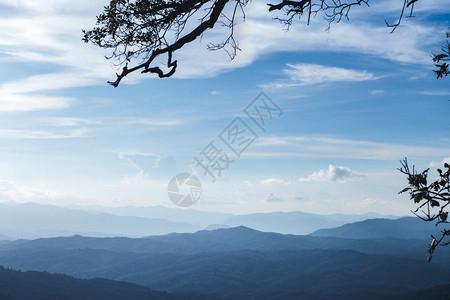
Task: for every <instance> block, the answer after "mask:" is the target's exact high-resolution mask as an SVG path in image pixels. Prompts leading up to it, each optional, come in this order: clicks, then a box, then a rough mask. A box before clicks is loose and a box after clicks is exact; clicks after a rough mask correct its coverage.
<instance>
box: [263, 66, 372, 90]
mask: <svg viewBox="0 0 450 300" xmlns="http://www.w3.org/2000/svg"><path fill="white" fill-rule="evenodd" d="M287 66H288V69H284V70H283V72H284V73H285V74H286V75H287V77H288V78H289V80H287V81H280V82H276V83H274V84H273V85H271V86H272V87H278V88H282V87H289V86H295V85H310V84H319V83H328V82H357V81H366V80H376V79H378V77H376V76H375V75H374V74H372V73H370V72H367V71H364V70H353V69H344V68H337V67H329V66H323V65H317V64H288V65H287Z"/></svg>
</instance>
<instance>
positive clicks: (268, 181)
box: [261, 178, 290, 185]
mask: <svg viewBox="0 0 450 300" xmlns="http://www.w3.org/2000/svg"><path fill="white" fill-rule="evenodd" d="M261 184H262V185H272V184H285V185H287V184H290V183H289V182H288V181H285V180H283V179H281V178H267V179H264V180H262V181H261Z"/></svg>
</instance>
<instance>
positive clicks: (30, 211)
mask: <svg viewBox="0 0 450 300" xmlns="http://www.w3.org/2000/svg"><path fill="white" fill-rule="evenodd" d="M83 209H84V210H81V209H73V208H65V207H58V206H53V205H40V204H36V203H25V204H17V203H1V204H0V239H3V240H5V239H9V240H14V239H36V238H42V237H55V236H71V235H74V234H79V235H83V236H93V237H122V236H126V237H144V236H150V235H162V234H168V233H173V232H177V233H192V232H196V231H198V230H201V229H205V228H208V229H217V228H227V227H236V226H246V227H250V228H253V229H256V230H260V231H266V232H278V233H286V234H309V233H312V232H314V231H316V230H318V229H322V228H331V227H337V226H341V225H344V224H346V223H349V222H356V221H361V220H365V219H367V218H373V217H381V216H380V215H378V214H373V213H372V214H365V215H318V214H311V213H304V212H272V213H258V214H247V215H231V214H221V213H211V212H203V211H198V210H194V209H179V208H166V207H162V206H151V207H150V206H149V207H121V208H101V207H90V208H88V207H84V208H83Z"/></svg>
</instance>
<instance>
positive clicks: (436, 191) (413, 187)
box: [398, 158, 450, 261]
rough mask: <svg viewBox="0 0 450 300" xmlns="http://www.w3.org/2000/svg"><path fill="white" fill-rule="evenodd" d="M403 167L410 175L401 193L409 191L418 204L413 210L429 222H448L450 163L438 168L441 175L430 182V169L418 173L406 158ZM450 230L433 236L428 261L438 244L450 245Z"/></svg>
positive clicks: (403, 170)
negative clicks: (442, 168)
mask: <svg viewBox="0 0 450 300" xmlns="http://www.w3.org/2000/svg"><path fill="white" fill-rule="evenodd" d="M401 165H402V167H401V168H399V169H398V170H399V171H400V172H402V173H403V174H405V175H407V176H408V186H407V187H406V188H404V189H403V190H402V191H400V193H405V192H409V196H410V199H411V200H413V201H414V203H416V204H417V205H418V207H417V209H416V210H414V211H412V212H413V213H414V214H415V215H416V216H417V217H419V218H420V219H422V220H423V221H427V222H432V221H435V222H436V226H438V225H439V224H448V223H450V222H449V219H448V213H449V207H448V206H449V205H450V165H449V164H447V163H445V164H444V168H446V169H447V170H444V171H443V170H441V169H437V172H438V174H439V177H438V179H437V180H436V181H433V182H431V183H429V182H428V172H429V170H430V169H426V170H425V171H423V172H421V173H418V172H417V171H416V170H415V168H414V166H413V167H412V169H411V168H410V167H409V165H408V160H407V159H406V158H405V159H404V160H403V161H401ZM449 236H450V231H449V230H447V229H443V230H442V231H441V236H440V237H434V236H433V235H432V236H431V238H432V242H431V244H430V247H429V248H428V253H429V256H428V261H431V259H432V257H433V253H434V251H435V249H436V247H437V246H438V245H443V246H446V245H449V244H450V239H447V240H446V238H447V237H449Z"/></svg>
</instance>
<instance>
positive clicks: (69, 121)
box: [40, 117, 99, 127]
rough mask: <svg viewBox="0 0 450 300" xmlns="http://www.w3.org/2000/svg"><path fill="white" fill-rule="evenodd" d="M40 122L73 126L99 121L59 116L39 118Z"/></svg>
mask: <svg viewBox="0 0 450 300" xmlns="http://www.w3.org/2000/svg"><path fill="white" fill-rule="evenodd" d="M40 123H43V124H45V125H48V126H58V127H73V126H79V125H90V124H98V123H99V122H98V121H93V120H89V119H83V118H70V117H59V118H46V119H41V120H40Z"/></svg>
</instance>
